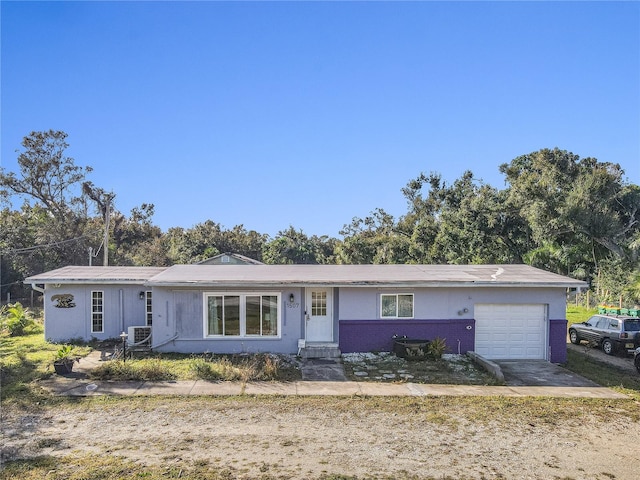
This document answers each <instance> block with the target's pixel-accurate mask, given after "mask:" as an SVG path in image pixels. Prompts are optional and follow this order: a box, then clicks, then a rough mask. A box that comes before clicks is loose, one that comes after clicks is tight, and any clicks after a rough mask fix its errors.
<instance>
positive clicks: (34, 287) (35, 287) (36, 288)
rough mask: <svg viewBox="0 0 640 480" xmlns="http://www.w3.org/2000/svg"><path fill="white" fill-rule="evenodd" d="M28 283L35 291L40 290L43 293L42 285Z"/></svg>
mask: <svg viewBox="0 0 640 480" xmlns="http://www.w3.org/2000/svg"><path fill="white" fill-rule="evenodd" d="M29 285H31V288H33V289H34V290H35V291H36V292H40V293H41V294H43V295H44V288H43V287H39V286H38V285H36V284H35V283H30V284H29ZM43 285H44V284H43Z"/></svg>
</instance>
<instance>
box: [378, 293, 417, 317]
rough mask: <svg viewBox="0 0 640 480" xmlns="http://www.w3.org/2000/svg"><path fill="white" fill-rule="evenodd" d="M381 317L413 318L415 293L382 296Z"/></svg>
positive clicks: (384, 294) (385, 294)
mask: <svg viewBox="0 0 640 480" xmlns="http://www.w3.org/2000/svg"><path fill="white" fill-rule="evenodd" d="M380 317H382V318H413V293H383V294H381V295H380Z"/></svg>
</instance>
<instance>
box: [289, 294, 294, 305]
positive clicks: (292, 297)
mask: <svg viewBox="0 0 640 480" xmlns="http://www.w3.org/2000/svg"><path fill="white" fill-rule="evenodd" d="M294 300H295V297H294V296H293V293H292V294H291V295H289V303H293V301H294Z"/></svg>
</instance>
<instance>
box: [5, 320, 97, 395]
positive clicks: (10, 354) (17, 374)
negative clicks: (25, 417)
mask: <svg viewBox="0 0 640 480" xmlns="http://www.w3.org/2000/svg"><path fill="white" fill-rule="evenodd" d="M40 325H41V324H40ZM59 348H60V345H59V344H56V343H49V342H47V341H45V339H44V336H43V333H42V328H39V329H36V330H35V332H32V333H30V334H27V335H21V336H15V337H11V336H8V335H6V334H4V335H2V336H0V383H1V384H2V390H1V391H0V401H2V402H3V403H4V402H9V401H16V402H26V403H31V402H37V401H40V400H42V398H43V396H45V395H46V394H45V393H44V392H43V391H42V390H41V389H40V388H39V387H38V386H37V383H36V381H37V380H42V379H45V378H48V377H49V376H51V375H52V374H53V359H54V357H55V355H56V353H57V352H58V349H59ZM90 351H91V349H90V348H89V347H75V348H74V350H73V352H74V354H76V355H78V356H84V355H87V354H88V353H89V352H90Z"/></svg>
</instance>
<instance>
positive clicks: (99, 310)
mask: <svg viewBox="0 0 640 480" xmlns="http://www.w3.org/2000/svg"><path fill="white" fill-rule="evenodd" d="M103 332H104V292H99V291H93V292H91V333H103Z"/></svg>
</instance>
